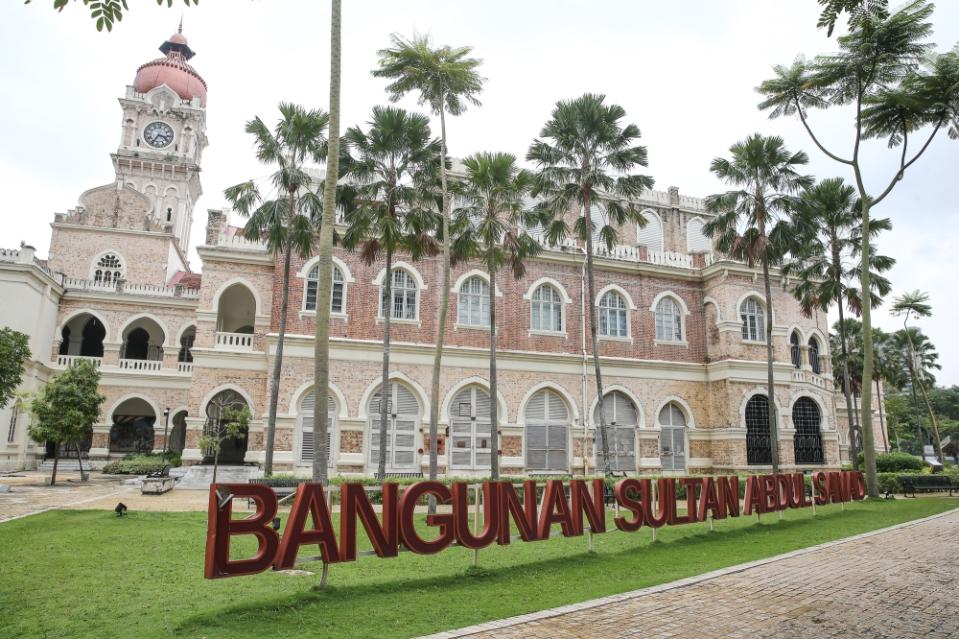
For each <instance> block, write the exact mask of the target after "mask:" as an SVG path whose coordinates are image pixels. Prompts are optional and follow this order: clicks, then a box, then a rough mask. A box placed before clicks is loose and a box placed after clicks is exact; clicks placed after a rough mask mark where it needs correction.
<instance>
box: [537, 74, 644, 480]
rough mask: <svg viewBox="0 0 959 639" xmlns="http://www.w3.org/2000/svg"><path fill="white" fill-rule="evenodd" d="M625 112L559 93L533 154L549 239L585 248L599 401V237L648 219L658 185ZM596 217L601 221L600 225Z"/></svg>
mask: <svg viewBox="0 0 959 639" xmlns="http://www.w3.org/2000/svg"><path fill="white" fill-rule="evenodd" d="M625 117H626V111H625V109H623V107H621V106H619V105H617V104H606V96H605V95H600V94H593V93H585V94H583V95H581V96H580V97H578V98H575V99H573V100H560V101H559V102H557V103H556V106H555V107H554V108H553V112H552V114H551V115H550V119H549V121H548V122H547V123H546V124H545V125H544V126H543V128H542V130H541V131H540V134H539V135H540V137H539V138H537V139H535V140H533V144H532V145H531V146H530V148H529V151H528V152H527V154H526V159H527V160H530V161H532V162H534V163H535V164H536V167H537V168H538V169H539V173H538V174H537V175H536V177H535V179H534V183H533V189H532V191H531V195H532V196H533V197H540V198H542V202H541V210H542V211H543V212H544V213H545V214H546V215H547V217H548V223H547V224H546V225H545V231H546V240H547V242H549V243H551V244H556V243H558V242H560V241H561V240H562V239H564V238H566V237H569V236H570V235H574V236H575V237H577V238H578V239H579V240H580V241H581V242H583V243H584V244H585V247H586V250H585V254H586V255H585V257H586V282H587V284H586V289H587V295H588V297H589V300H588V304H587V306H588V307H589V331H590V337H591V340H592V350H593V371H594V376H595V380H596V396H597V397H598V398H599V401H600V402H602V401H603V398H604V397H605V393H604V392H603V374H602V367H601V364H600V353H599V336H598V334H597V324H598V322H597V318H596V306H597V300H596V277H595V271H594V267H593V255H594V247H593V242H594V237H598V238H599V239H600V240H601V241H602V242H603V244H605V246H606V248H607V249H612V248H613V246H615V245H616V243H617V242H618V241H619V229H620V228H621V227H622V226H623V225H625V224H627V223H629V222H633V223H635V224H638V225H640V226H643V225H645V224H646V219H645V218H644V217H643V215H642V213H641V212H640V207H639V206H638V205H637V204H636V203H635V201H634V200H635V199H636V198H638V197H639V196H640V194H642V192H643V191H644V190H648V189H651V188H653V178H651V177H649V176H646V175H640V174H637V173H631V171H634V170H635V169H636V167H638V166H643V167H645V166H646V164H647V152H646V147H645V146H640V145H637V144H636V140H637V139H639V137H640V132H639V127H638V126H636V125H635V124H623V118H625ZM577 209H578V210H577ZM570 213H572V214H577V213H578V217H577V218H576V221H575V222H574V223H573V225H572V226H570V225H569V223H568V222H567V218H566V216H567V214H570ZM544 219H546V218H544ZM597 220H599V221H600V222H601V224H599V225H597V223H596V221H597ZM597 226H598V228H597ZM598 414H599V435H600V454H601V458H602V462H603V472H604V473H606V474H607V475H609V474H610V473H611V472H612V470H611V468H610V462H609V438H608V436H607V431H606V417H605V415H604V412H603V411H602V410H600V411H598Z"/></svg>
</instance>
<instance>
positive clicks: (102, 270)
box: [93, 253, 123, 286]
mask: <svg viewBox="0 0 959 639" xmlns="http://www.w3.org/2000/svg"><path fill="white" fill-rule="evenodd" d="M122 276H123V263H122V262H121V261H120V258H119V257H118V256H117V254H116V253H106V254H104V255H102V256H101V257H100V259H99V260H97V263H96V265H95V266H94V268H93V283H94V284H100V285H102V286H116V283H117V282H118V281H119V280H120V278H121V277H122Z"/></svg>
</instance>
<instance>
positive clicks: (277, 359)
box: [263, 194, 295, 477]
mask: <svg viewBox="0 0 959 639" xmlns="http://www.w3.org/2000/svg"><path fill="white" fill-rule="evenodd" d="M294 202H295V199H294V196H293V195H292V194H291V195H290V226H292V223H293V206H294ZM292 230H293V229H289V228H288V229H287V238H286V254H285V255H284V262H283V292H282V294H281V297H280V334H279V336H278V337H277V341H276V355H275V356H274V359H273V379H272V380H271V382H270V410H269V414H268V415H267V418H266V455H265V459H264V460H263V473H264V475H266V476H267V477H269V476H270V475H272V474H273V446H274V444H275V442H276V405H277V402H278V401H279V399H280V371H281V370H282V368H283V342H284V340H285V339H286V312H287V310H288V309H289V307H290V255H291V253H292V250H293V238H292V237H290V234H291V233H292Z"/></svg>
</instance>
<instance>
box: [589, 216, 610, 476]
mask: <svg viewBox="0 0 959 639" xmlns="http://www.w3.org/2000/svg"><path fill="white" fill-rule="evenodd" d="M591 212H592V207H591V205H590V201H589V198H586V202H585V204H584V205H583V216H585V217H586V222H587V224H586V227H587V228H589V227H590V224H589V222H590V219H589V217H588V216H589V215H590V213H591ZM595 289H596V282H595V278H594V277H593V234H592V233H591V232H587V233H586V295H587V296H588V297H589V299H588V300H586V302H587V306H589V335H590V338H591V339H592V342H593V370H594V371H595V373H596V397H597V398H598V399H597V401H598V402H599V411H597V412H598V413H599V445H600V456H601V457H602V458H603V474H604V475H606V476H607V477H609V476H610V475H611V474H612V468H611V467H610V464H609V439H608V438H607V434H606V415H605V414H603V396H604V393H603V369H602V367H601V366H600V363H599V335H598V333H597V323H598V322H597V317H596V302H597V300H596V292H595ZM588 410H589V409H588V407H586V406H583V420H584V423H585V420H586V419H587V417H586V411H588ZM582 455H583V460H584V464H583V465H584V466H585V465H586V464H585V459H586V450H583V452H582Z"/></svg>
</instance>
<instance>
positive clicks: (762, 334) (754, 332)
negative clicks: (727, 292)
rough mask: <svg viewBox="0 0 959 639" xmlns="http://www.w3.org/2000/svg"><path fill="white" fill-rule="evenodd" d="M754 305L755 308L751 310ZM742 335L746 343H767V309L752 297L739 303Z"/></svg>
mask: <svg viewBox="0 0 959 639" xmlns="http://www.w3.org/2000/svg"><path fill="white" fill-rule="evenodd" d="M750 304H752V305H753V306H754V307H755V308H749V305H750ZM739 319H740V322H741V324H740V335H741V336H742V339H743V341H744V342H752V343H754V344H765V343H766V321H767V320H768V319H769V318H767V317H766V307H765V305H763V304H762V303H761V302H760V301H759V300H758V299H757V298H756V297H755V296H753V295H750V296H749V297H747V298H746V299H744V300H743V301H742V302H740V303H739Z"/></svg>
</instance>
